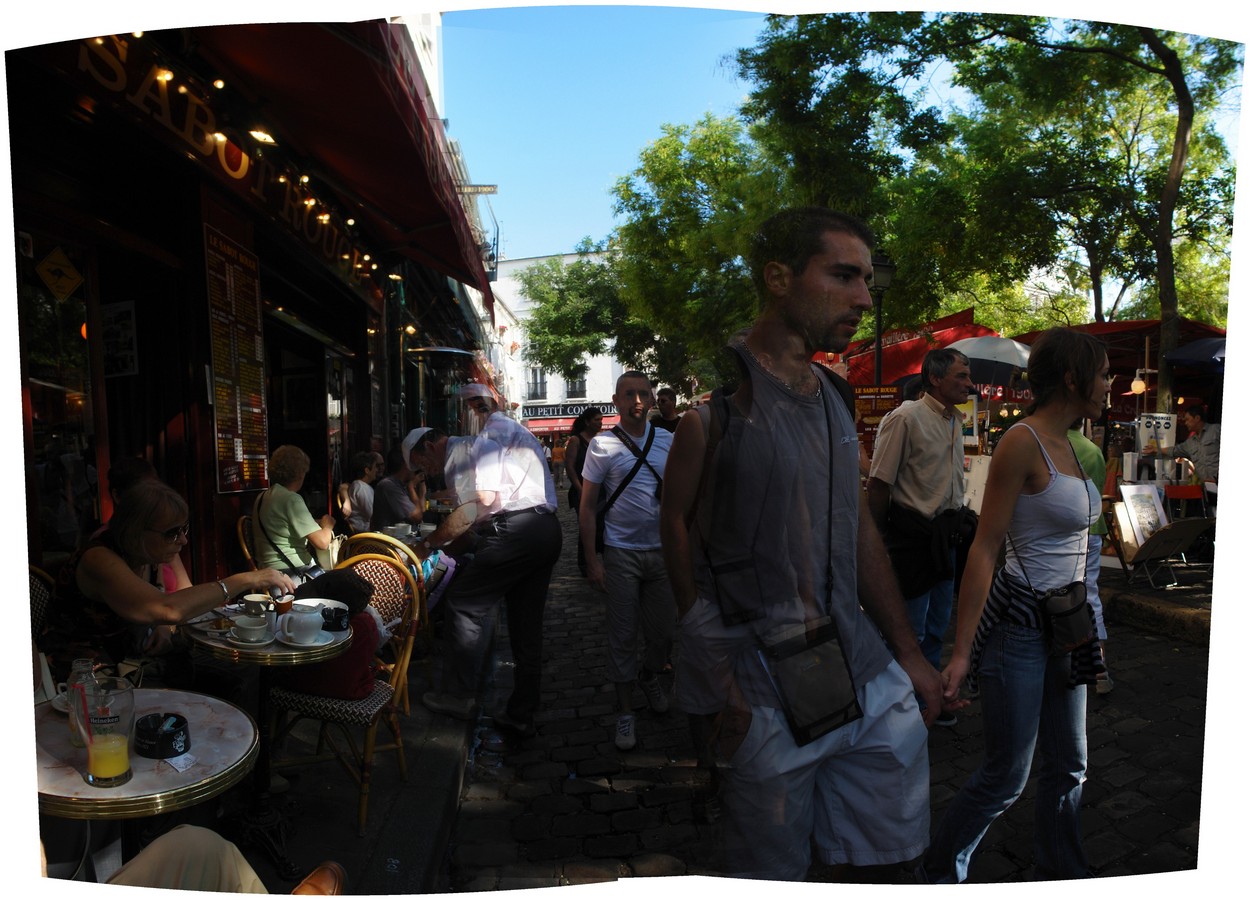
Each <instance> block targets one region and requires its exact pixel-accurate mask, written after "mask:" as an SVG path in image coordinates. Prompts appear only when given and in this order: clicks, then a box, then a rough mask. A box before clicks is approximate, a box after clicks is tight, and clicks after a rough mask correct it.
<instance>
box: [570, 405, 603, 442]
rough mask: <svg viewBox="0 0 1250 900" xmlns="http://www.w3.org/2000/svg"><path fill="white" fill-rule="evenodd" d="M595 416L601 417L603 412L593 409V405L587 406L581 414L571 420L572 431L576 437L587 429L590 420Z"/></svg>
mask: <svg viewBox="0 0 1250 900" xmlns="http://www.w3.org/2000/svg"><path fill="white" fill-rule="evenodd" d="M596 417H598V418H603V413H602V412H600V411H599V410H597V409H595V408H594V407H593V406H588V407H587V408H586V409H583V410H582V412H581V415H579V416H578V417H577V418H576V419H574V420H573V431H572V433H573V434H574V435H576V436H577V437H581V436H582V433H583V432H584V431H585V430H586V429H587V427H589V425H590V420H591V419H593V418H596Z"/></svg>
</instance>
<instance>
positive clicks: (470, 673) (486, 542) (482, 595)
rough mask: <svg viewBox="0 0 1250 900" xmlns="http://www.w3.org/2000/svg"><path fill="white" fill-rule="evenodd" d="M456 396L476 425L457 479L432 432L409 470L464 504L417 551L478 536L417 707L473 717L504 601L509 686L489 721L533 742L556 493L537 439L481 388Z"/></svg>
mask: <svg viewBox="0 0 1250 900" xmlns="http://www.w3.org/2000/svg"><path fill="white" fill-rule="evenodd" d="M460 395H461V397H462V398H463V399H464V400H465V402H466V404H467V406H468V407H469V410H470V411H471V414H472V415H474V416H476V417H477V419H478V422H479V423H480V424H481V430H480V431H479V432H478V434H477V436H476V437H475V438H474V439H473V441H472V444H471V445H469V447H468V451H469V452H468V454H467V459H466V460H465V461H464V471H459V468H460V462H459V461H458V460H456V461H455V465H453V466H450V467H449V466H448V465H447V463H448V462H450V461H452V460H449V454H448V443H449V440H450V439H449V437H448V436H447V435H445V434H440V433H437V432H434V431H433V430H432V429H417V431H418V432H419V433H418V435H417V437H416V439H415V443H414V444H413V446H412V451H411V456H412V459H413V460H414V463H415V464H417V465H419V466H421V467H422V468H423V469H425V470H427V471H442V472H443V473H444V475H445V477H446V479H447V482H448V484H453V485H456V492H457V495H458V497H459V499H460V501H461V504H462V506H461V507H459V508H458V509H459V510H462V511H463V514H462V515H460V516H458V515H457V513H456V511H453V512H452V513H451V514H450V515H449V516H448V517H447V519H446V520H444V521H443V522H441V523H440V524H439V526H438V528H436V529H435V530H434V533H433V534H431V535H430V536H429V537H428V538H426V539H425V540H424V541H422V544H421V549H419V550H418V552H419V553H423V555H428V554H429V552H430V551H431V550H432V549H438V548H441V547H443V546H444V545H446V544H447V543H449V542H451V541H453V540H456V539H458V538H459V537H460V536H461V535H462V534H463V533H464V532H465V531H466V530H468V529H472V530H473V532H474V534H475V535H476V536H477V543H476V545H475V548H474V554H473V561H472V562H471V563H469V564H468V565H467V566H465V568H464V569H463V570H460V569H457V572H456V577H455V580H453V581H452V583H451V586H450V587H449V588H448V589H447V594H446V596H445V597H444V598H443V603H442V607H443V615H444V621H445V623H446V637H447V645H448V646H447V651H446V655H445V656H444V658H443V673H442V674H443V677H442V685H441V689H440V690H437V691H429V692H428V693H426V694H425V695H424V696H423V697H422V702H423V703H424V704H425V706H426V707H427V708H428V709H430V710H433V711H434V712H440V713H444V714H446V715H449V716H453V717H456V718H461V719H469V718H472V717H473V715H474V711H475V709H476V706H477V703H476V692H477V685H478V676H479V674H480V673H481V670H482V660H483V654H484V653H485V652H486V651H487V643H488V640H487V636H488V634H489V633H490V632H489V629H488V628H487V622H488V619H489V617H490V616H493V615H494V614H495V612H496V610H497V609H498V606H499V604H500V603H501V602H502V603H504V604H505V608H506V610H507V617H508V639H509V642H510V643H511V646H512V657H513V660H514V662H515V669H514V675H513V685H514V686H513V690H512V694H511V696H510V697H509V698H508V702H507V707H506V708H505V710H504V711H503V712H502V713H496V714H495V717H494V718H495V722H496V723H497V724H499V725H500V726H502V727H504V728H506V729H508V730H511V731H514V732H516V733H519V734H522V735H528V734H533V733H534V732H535V727H534V714H535V713H536V712H537V711H538V707H539V703H540V701H541V698H542V697H541V683H542V644H543V609H544V607H545V606H546V603H547V586H548V584H549V583H550V581H551V571H552V569H553V568H554V567H555V564H556V560H557V559H559V557H560V543H561V531H560V523H559V521H558V520H557V519H556V516H555V511H556V506H557V504H558V500H557V499H556V486H555V482H554V481H553V480H552V478H551V471H550V469H548V468H547V464H546V460H545V459H544V458H543V453H542V448H541V447H540V446H539V444H538V439H537V438H536V437H534V435H533V434H531V433H530V432H529V431H528V430H527V429H525V428H524V427H522V426H521V425H520V423H518V422H516V421H515V420H513V419H510V418H508V417H507V416H506V415H504V414H503V413H502V412H500V411H499V406H498V402H497V401H496V399H495V397H494V395H493V394H492V393H491V391H490V390H489V388H487V387H486V385H482V384H468V385H465V386H464V387H463V388H461V389H460ZM469 479H471V481H470V480H469ZM470 484H471V487H472V492H471V495H470V490H469V485H470ZM470 512H472V513H473V515H472V517H470V516H469V513H470ZM470 518H471V521H470Z"/></svg>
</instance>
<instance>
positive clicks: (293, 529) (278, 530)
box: [252, 444, 334, 576]
mask: <svg viewBox="0 0 1250 900" xmlns="http://www.w3.org/2000/svg"><path fill="white" fill-rule="evenodd" d="M308 466H309V460H308V454H307V453H305V452H304V451H303V450H301V449H300V448H299V447H295V446H293V445H291V444H283V445H282V446H281V447H279V448H278V449H277V450H275V451H273V455H272V456H270V457H269V483H270V485H271V487H270V488H269V490H267V491H265V492H264V493H263V494H261V495H260V496H259V497H257V498H256V506H255V508H254V509H253V511H252V521H253V522H254V523H255V527H254V529H253V534H252V537H253V539H254V540H255V542H256V555H257V559H256V563H257V565H259V566H262V567H272V568H274V569H278V570H279V571H282V572H286V573H287V574H288V575H295V576H302V574H303V573H302V571H301V570H303V569H304V568H305V567H306V566H309V565H311V564H313V563H314V562H315V561H316V560H315V559H314V558H313V551H312V549H311V548H310V547H309V545H310V544H311V545H312V547H316V548H317V549H318V550H325V549H327V548H329V546H330V541H331V539H333V537H334V517H333V516H332V515H330V514H329V513H326V514H325V515H323V516H322V517H321V518H320V519H314V518H313V517H312V514H311V513H310V512H309V511H308V505H307V504H306V503H305V502H304V498H303V497H301V496H300V495H299V489H300V488H301V487H303V486H304V477H305V476H306V475H307V474H308Z"/></svg>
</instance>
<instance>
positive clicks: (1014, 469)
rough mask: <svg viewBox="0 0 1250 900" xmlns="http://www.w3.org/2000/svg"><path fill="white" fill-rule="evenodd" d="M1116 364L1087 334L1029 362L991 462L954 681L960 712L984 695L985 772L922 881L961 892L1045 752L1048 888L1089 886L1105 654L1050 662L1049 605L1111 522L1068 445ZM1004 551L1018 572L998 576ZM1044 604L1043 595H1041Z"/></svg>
mask: <svg viewBox="0 0 1250 900" xmlns="http://www.w3.org/2000/svg"><path fill="white" fill-rule="evenodd" d="M1108 371H1109V370H1108V365H1107V352H1106V348H1105V347H1104V346H1103V344H1102V342H1100V341H1098V340H1097V339H1096V338H1093V337H1091V336H1090V335H1088V334H1085V333H1082V332H1077V331H1071V330H1069V329H1065V328H1055V329H1051V330H1050V331H1047V332H1046V333H1045V334H1043V335H1042V336H1041V337H1040V338H1039V339H1038V340H1037V342H1036V343H1035V344H1034V345H1033V348H1032V351H1031V352H1030V354H1029V389H1030V390H1031V391H1032V392H1033V398H1034V399H1033V403H1032V405H1031V406H1030V408H1029V410H1028V413H1029V415H1028V416H1027V417H1026V418H1025V419H1024V420H1022V422H1021V423H1020V424H1019V425H1017V426H1016V427H1014V428H1012V429H1010V430H1009V431H1008V432H1007V433H1006V434H1005V435H1003V438H1002V440H1000V441H999V443H998V446H997V447H996V448H995V451H994V456H993V459H992V460H991V461H990V469H989V476H988V480H987V483H986V488H985V499H984V501H983V503H982V508H981V519H980V523H979V525H978V527H977V535H976V538H975V540H974V541H973V544H972V547H971V549H970V550H969V551H968V562H967V566H966V568H965V569H964V574H963V580H962V582H961V584H960V588H959V604H958V614H957V618H956V624H955V647H954V651H953V653H952V656H951V660H950V663H949V664H948V665H947V667H946V669H945V670H944V671H943V673H942V679H943V683H944V686H945V697H946V700H947V701H948V702H949V703H951V704H953V705H954V707H955V708H959V707H962V706H966V705H967V703H968V701H967V700H963V701H960V700H959V691H960V686H961V684H963V683H964V681H965V680H967V681H968V683H969V687H970V688H976V689H977V690H978V691H979V693H980V698H981V702H982V704H983V709H984V713H985V715H984V716H983V717H982V718H983V722H984V727H985V747H986V751H985V759H984V760H983V762H982V764H981V767H980V768H979V769H978V770H977V771H976V772H975V773H974V774H973V775H972V777H971V778H969V779H968V782H967V783H966V784H965V785H964V786H963V788H961V789H960V791H959V794H958V795H957V796H956V797H955V799H954V800H952V801H951V804H950V806H949V807H948V808H947V810H946V813H945V816H944V818H943V821H942V824H941V826H940V827H939V828H938V831H937V834H936V835H935V836H934V839H933V842H932V844H931V845H930V847H929V849H928V851H927V852H926V853H925V856H924V860H923V864H922V867H921V871H922V873H923V875H924V877H925V878H926V879H927V880H929V881H931V882H947V883H949V882H961V881H964V880H965V879H966V878H967V876H968V865H969V863H970V861H971V858H972V855H973V853H974V851H975V850H976V848H977V845H978V844H979V843H980V841H981V838H982V837H983V836H984V835H985V832H986V831H987V830H988V828H989V827H990V825H991V824H992V823H993V821H994V819H996V818H997V817H998V816H999V815H1001V814H1002V813H1003V812H1005V811H1006V810H1007V808H1008V807H1010V806H1011V804H1012V803H1014V802H1015V801H1016V799H1017V798H1018V797H1019V796H1020V794H1021V792H1022V791H1023V790H1024V785H1025V782H1026V781H1027V780H1028V777H1029V770H1030V766H1031V763H1032V759H1033V752H1034V748H1035V747H1040V749H1041V772H1040V773H1039V777H1038V784H1037V800H1036V805H1037V813H1036V818H1035V826H1034V853H1035V859H1034V864H1035V866H1036V870H1037V871H1036V874H1037V877H1038V878H1039V879H1054V878H1080V877H1083V876H1085V875H1088V874H1089V871H1088V863H1087V861H1086V858H1085V853H1084V851H1083V849H1082V846H1081V830H1080V802H1081V790H1082V786H1083V785H1084V782H1085V769H1086V741H1085V697H1086V693H1087V690H1086V688H1085V686H1084V685H1086V684H1088V683H1091V682H1092V681H1093V679H1094V676H1095V674H1096V672H1097V670H1098V668H1099V667H1100V666H1101V662H1100V654H1098V653H1097V647H1096V645H1095V644H1087V645H1085V646H1084V647H1081V648H1078V649H1077V650H1076V651H1073V652H1072V653H1070V654H1068V655H1066V656H1061V657H1051V656H1049V655H1048V654H1047V649H1046V642H1045V637H1044V634H1043V630H1042V621H1041V613H1040V609H1039V606H1038V603H1037V599H1036V597H1037V595H1038V594H1040V593H1042V592H1044V591H1046V590H1049V589H1050V588H1054V587H1060V586H1063V585H1067V584H1069V583H1071V582H1074V581H1081V580H1083V566H1084V563H1085V546H1086V540H1087V534H1088V530H1089V525H1090V523H1091V522H1092V521H1093V520H1094V519H1095V517H1096V516H1097V515H1099V514H1100V511H1101V497H1100V493H1099V488H1097V487H1093V488H1091V486H1090V485H1091V483H1090V482H1088V481H1087V480H1086V478H1085V474H1084V472H1082V471H1081V468H1080V464H1079V463H1078V462H1077V460H1076V455H1075V453H1074V452H1073V450H1072V448H1071V445H1070V444H1069V443H1068V437H1067V432H1068V426H1069V425H1070V424H1071V423H1072V422H1073V421H1074V420H1075V419H1078V418H1087V417H1088V418H1092V419H1097V418H1099V417H1101V415H1102V411H1103V408H1104V407H1105V405H1106V398H1107V391H1108V390H1109V388H1110V381H1109V379H1108ZM1004 543H1006V545H1007V565H1005V566H1004V567H1003V568H1002V569H1001V570H999V571H998V572H997V573H995V571H994V568H995V563H996V561H997V559H998V554H999V552H1000V550H1002V549H1003V546H1004ZM1035 592H1036V593H1035Z"/></svg>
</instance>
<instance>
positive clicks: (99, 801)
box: [39, 688, 260, 819]
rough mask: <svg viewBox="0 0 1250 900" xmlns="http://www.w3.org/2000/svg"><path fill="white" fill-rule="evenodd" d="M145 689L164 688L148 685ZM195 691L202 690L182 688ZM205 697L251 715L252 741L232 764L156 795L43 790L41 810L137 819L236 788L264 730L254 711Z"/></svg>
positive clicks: (251, 762) (254, 757)
mask: <svg viewBox="0 0 1250 900" xmlns="http://www.w3.org/2000/svg"><path fill="white" fill-rule="evenodd" d="M145 690H162V689H161V688H146V689H145ZM180 693H186V694H195V693H201V692H199V691H180ZM204 696H206V697H209V698H210V699H212V700H215V701H219V702H221V703H225V704H227V705H229V706H231V707H233V708H234V709H235V710H236V711H237V712H238V713H239V714H241V715H243V716H244V717H246V718H247V720H248V722H249V723H251V725H252V740H251V743H249V744H248V748H247V750H246V751H244V753H243V755H242V756H241V757H239V759H238V760H237V761H235V762H234V763H232V764H231V765H230V766H228V767H226V768H225V769H222V770H221V771H220V772H218V773H217V774H216V775H213V776H211V777H209V778H205V779H203V780H202V781H197V782H195V783H194V784H188V785H183V786H182V787H179V788H174V789H172V790H169V791H161V792H160V793H156V794H144V795H142V796H139V797H122V798H111V797H109V796H107V792H108V791H109V790H111V789H110V788H98V789H97V790H99V791H100V796H96V795H94V794H92V795H90V796H87V797H58V796H55V795H53V794H45V793H44V792H42V791H40V792H39V811H40V812H41V813H45V814H47V815H51V816H59V817H61V818H66V819H133V818H142V817H145V816H154V815H158V814H160V813H165V812H173V811H174V810H178V809H185V808H187V807H189V806H194V805H196V804H198V803H203V802H204V801H205V800H210V799H212V798H213V797H216V796H217V795H219V794H222V793H224V792H226V791H228V790H229V789H230V788H232V787H234V786H235V785H236V784H238V783H239V782H240V781H242V780H243V779H244V778H245V777H247V775H248V773H249V772H251V771H252V769H253V767H254V766H255V765H256V760H257V758H258V757H259V755H260V729H259V728H257V726H256V720H255V719H254V718H252V715H251V713H249V712H248V711H247V710H245V709H243V708H242V707H240V706H238V705H236V704H234V703H230V701H228V700H222V699H221V698H220V697H212V696H211V695H209V694H205V695H204Z"/></svg>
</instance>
